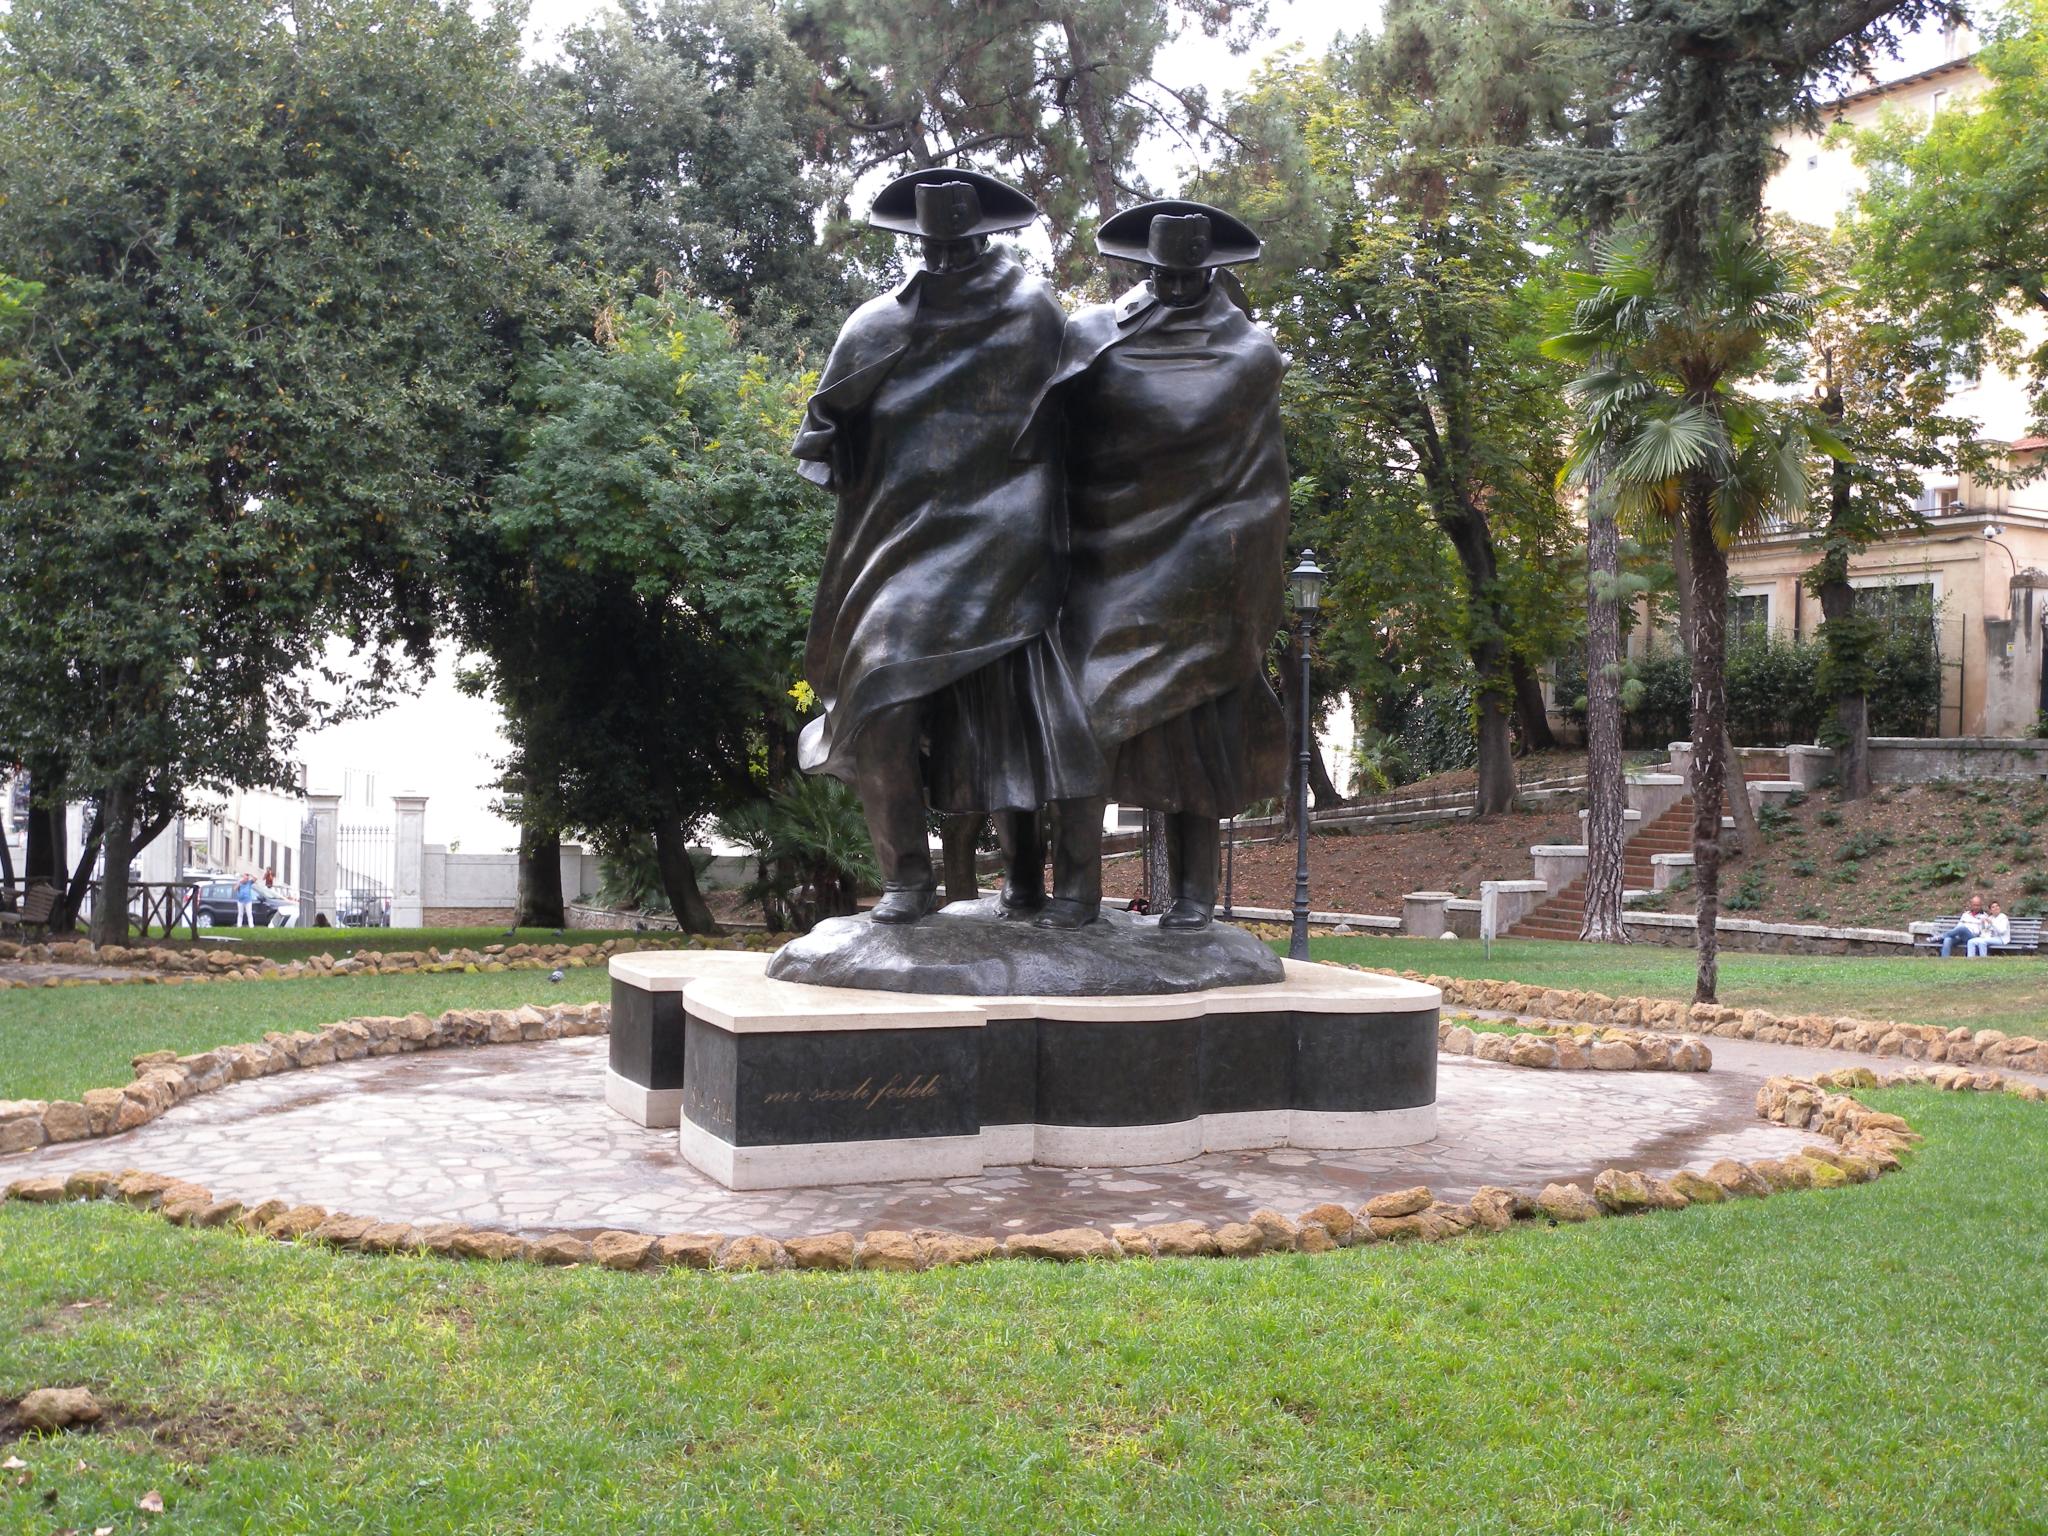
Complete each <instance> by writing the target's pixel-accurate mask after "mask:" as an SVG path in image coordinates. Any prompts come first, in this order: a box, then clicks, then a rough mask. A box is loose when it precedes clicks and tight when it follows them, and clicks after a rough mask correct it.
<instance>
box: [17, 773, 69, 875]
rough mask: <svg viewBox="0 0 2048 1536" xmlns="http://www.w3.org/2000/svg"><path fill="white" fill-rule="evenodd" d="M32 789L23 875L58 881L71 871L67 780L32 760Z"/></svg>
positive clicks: (23, 856)
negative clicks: (67, 843) (67, 865)
mask: <svg viewBox="0 0 2048 1536" xmlns="http://www.w3.org/2000/svg"><path fill="white" fill-rule="evenodd" d="M28 789H29V795H30V801H29V808H28V837H27V843H28V846H27V847H26V848H24V849H23V850H22V861H21V864H22V868H21V878H22V879H23V880H26V881H28V882H30V883H31V884H33V883H34V882H36V881H38V880H42V881H48V882H50V883H52V884H55V883H58V882H60V881H62V880H64V879H65V878H67V877H68V876H69V874H70V871H69V870H68V869H66V868H65V867H64V832H65V824H64V823H65V818H64V781H63V779H62V778H61V777H59V776H58V775H57V774H54V773H51V772H50V771H49V769H48V768H47V767H45V766H43V765H41V764H38V763H31V764H30V765H29V771H28ZM46 800H47V801H48V802H49V803H48V804H45V803H44V802H45V801H46Z"/></svg>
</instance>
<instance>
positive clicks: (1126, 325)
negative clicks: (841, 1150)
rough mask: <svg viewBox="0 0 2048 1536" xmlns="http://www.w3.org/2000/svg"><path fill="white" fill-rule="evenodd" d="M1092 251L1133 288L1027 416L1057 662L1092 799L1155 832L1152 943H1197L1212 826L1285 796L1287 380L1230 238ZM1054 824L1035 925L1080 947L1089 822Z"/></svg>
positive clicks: (1168, 206)
mask: <svg viewBox="0 0 2048 1536" xmlns="http://www.w3.org/2000/svg"><path fill="white" fill-rule="evenodd" d="M1096 243H1097V245H1098V246H1099V247H1100V248H1101V250H1102V252H1103V254H1104V255H1106V256H1112V257H1115V258H1117V259H1119V260H1123V261H1131V262H1137V263H1141V264H1143V265H1145V266H1148V267H1150V268H1152V274H1151V277H1150V278H1149V280H1148V281H1146V282H1145V283H1142V284H1140V285H1139V286H1138V287H1136V288H1133V289H1132V290H1131V291H1130V292H1128V293H1126V294H1125V295H1124V296H1123V297H1122V298H1121V299H1119V300H1117V301H1116V302H1115V303H1114V304H1100V305H1095V306H1092V307H1090V308H1088V309H1084V310H1082V311H1081V312H1080V313H1078V314H1076V315H1075V316H1074V317H1073V318H1072V319H1071V320H1070V321H1069V322H1068V326H1067V334H1066V341H1065V344H1064V346H1063V349H1062V354H1061V360H1060V366H1059V370H1058V372H1057V373H1056V374H1055V375H1054V377H1053V379H1052V381H1051V383H1050V385H1049V386H1048V390H1047V395H1046V398H1045V401H1044V402H1042V411H1043V410H1048V409H1057V410H1061V411H1062V412H1063V414H1064V418H1065V423H1066V439H1067V445H1066V457H1067V516H1068V528H1069V573H1068V582H1067V592H1066V601H1065V605H1064V611H1063V613H1062V616H1061V620H1060V641H1061V647H1062V649H1063V650H1064V651H1065V653H1066V659H1067V663H1068V665H1069V667H1070V668H1071V669H1072V672H1073V676H1074V678H1075V679H1076V681H1077V682H1078V684H1079V686H1080V689H1081V695H1082V698H1083V701H1084V702H1085V704H1086V707H1087V710H1088V718H1089V722H1090V725H1091V727H1092V729H1093V731H1094V733H1095V739H1096V743H1097V745H1098V746H1099V747H1100V748H1101V750H1102V754H1103V757H1104V759H1105V761H1106V762H1107V763H1108V764H1109V774H1108V779H1107V782H1106V785H1105V789H1106V793H1107V796H1108V797H1109V798H1111V799H1115V800H1117V801H1119V802H1121V803H1124V804H1127V805H1139V806H1143V807H1145V808H1146V809H1148V810H1153V811H1161V812H1164V813H1165V815H1166V826H1167V838H1168V842H1167V862H1168V870H1169V877H1170V879H1171V882H1172V904H1171V905H1170V907H1169V908H1168V909H1167V910H1166V911H1165V912H1163V913H1161V914H1160V917H1159V924H1160V926H1161V927H1162V928H1179V929H1191V928H1203V927H1206V926H1207V925H1208V923H1209V921H1210V918H1211V916H1212V914H1213V912H1214V910H1215V905H1216V879H1217V868H1216V866H1217V844H1218V836H1217V822H1218V820H1219V819H1220V818H1221V817H1224V816H1229V815H1235V814H1236V813H1237V812H1238V811H1240V810H1242V809H1243V808H1244V807H1245V806H1246V805H1248V804H1250V803H1251V802H1253V801H1255V800H1260V799H1264V798H1266V797H1268V796H1271V795H1277V794H1279V793H1280V792H1281V789H1282V786H1283V784H1284V782H1285V776H1286V751H1287V741H1286V737H1287V732H1286V726H1285V723H1284V719H1283V716H1282V713H1281V708H1280V701H1279V699H1278V698H1276V697H1275V696H1274V693H1273V690H1272V687H1271V685H1270V684H1269V683H1268V682H1267V680H1266V671H1265V656H1266V652H1267V649H1268V647H1269V646H1270V645H1271V644H1272V641H1273V636H1274V634H1275V632H1276V631H1277V630H1278V629H1279V627H1280V625H1281V623H1282V622H1283V608H1282V585H1283V571H1284V568H1285V565H1286V560H1285V555H1286V541H1287V519H1288V495H1287V492H1288V474H1287V455H1286V450H1285V447H1284V445H1283V443H1282V439H1281V429H1280V408H1279V387H1280V376H1281V374H1282V372H1283V371H1284V368H1285V364H1284V362H1283V361H1282V359H1281V356H1280V350H1279V348H1278V347H1277V346H1275V345H1274V343H1273V341H1272V339H1271V338H1270V337H1269V336H1267V335H1266V333H1265V332H1264V331H1261V330H1260V329H1258V328H1257V327H1256V326H1254V325H1253V324H1252V323H1251V319H1250V316H1249V314H1248V312H1247V310H1246V307H1245V303H1244V297H1243V290H1242V289H1240V288H1239V287H1238V285H1237V281H1236V279H1235V278H1234V277H1232V276H1231V275H1230V274H1229V273H1228V272H1227V271H1226V270H1223V269H1225V268H1227V267H1229V266H1231V265H1233V264H1236V263H1239V262H1247V261H1255V260H1257V259H1258V256H1259V250H1260V246H1259V240H1258V237H1257V236H1256V235H1254V234H1253V233H1252V231H1251V230H1250V229H1249V228H1247V227H1246V226H1245V225H1244V224H1243V223H1242V222H1241V221H1239V220H1238V219H1236V218H1234V217H1232V216H1231V215H1230V214H1228V213H1225V212H1223V211H1222V210H1221V209H1218V208H1210V207H1207V206H1205V205H1203V204H1200V203H1191V202H1183V201H1177V200H1176V201H1165V202H1154V203H1146V204H1143V205H1142V206H1139V207H1136V208H1130V209H1126V210H1125V211H1124V212H1122V213H1119V214H1117V215H1116V216H1115V217H1114V218H1111V219H1110V220H1109V221H1108V222H1106V223H1105V224H1104V225H1103V226H1102V229H1101V231H1100V233H1099V234H1098V235H1097V238H1096ZM1040 430H1041V431H1042V430H1043V428H1042V427H1041V428H1040ZM1061 811H1062V814H1060V815H1059V816H1058V817H1057V818H1056V827H1055V833H1054V841H1053V896H1052V899H1051V901H1049V902H1048V903H1047V904H1046V907H1045V910H1044V911H1043V912H1042V913H1041V914H1040V916H1039V918H1038V921H1039V923H1040V924H1042V925H1044V926H1048V927H1078V926H1080V925H1081V924H1084V923H1087V922H1091V921H1093V920H1094V919H1095V917H1096V915H1097V913H1098V911H1099V908H1100V905H1101V898H1102V874H1101V853H1102V814H1101V812H1102V806H1101V805H1100V804H1099V803H1098V804H1094V805H1070V806H1066V807H1062V808H1061Z"/></svg>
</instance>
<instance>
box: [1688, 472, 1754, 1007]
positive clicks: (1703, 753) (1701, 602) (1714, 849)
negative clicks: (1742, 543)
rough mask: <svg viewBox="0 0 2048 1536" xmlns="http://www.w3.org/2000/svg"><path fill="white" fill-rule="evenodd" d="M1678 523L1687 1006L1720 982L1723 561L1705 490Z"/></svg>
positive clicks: (1712, 995)
mask: <svg viewBox="0 0 2048 1536" xmlns="http://www.w3.org/2000/svg"><path fill="white" fill-rule="evenodd" d="M1685 520H1686V536H1687V545H1688V548H1687V551H1686V553H1687V555H1688V556H1689V557H1690V558H1689V563H1690V565H1691V570H1690V572H1689V575H1690V582H1689V585H1690V587H1691V591H1692V807H1693V817H1692V859H1693V871H1692V873H1693V882H1694V885H1695V887H1696V888H1697V890H1698V892H1699V901H1698V905H1697V907H1696V909H1695V911H1696V918H1697V922H1698V928H1699V974H1698V978H1697V980H1696V981H1695V983H1694V986H1693V1001H1694V1002H1696V1003H1711V1002H1714V1001H1716V1000H1717V997H1716V989H1717V987H1718V985H1719V981H1720V965H1719V951H1720V942H1719V938H1720V936H1719V932H1718V926H1717V925H1718V924H1719V922H1720V917H1721V801H1722V798H1723V791H1724V790H1725V788H1726V786H1727V775H1728V750H1727V749H1728V685H1727V675H1726V667H1725V662H1726V659H1727V656H1726V652H1727V639H1728V556H1727V555H1726V554H1725V553H1724V552H1723V551H1722V549H1721V546H1720V544H1719V543H1718V542H1717V541H1716V540H1715V538H1714V523H1713V508H1712V506H1711V504H1710V502H1709V500H1708V496H1707V493H1706V491H1705V490H1704V488H1702V489H1700V490H1699V491H1698V492H1697V493H1696V494H1688V496H1687V498H1686V508H1685ZM1738 792H1741V791H1739V789H1738Z"/></svg>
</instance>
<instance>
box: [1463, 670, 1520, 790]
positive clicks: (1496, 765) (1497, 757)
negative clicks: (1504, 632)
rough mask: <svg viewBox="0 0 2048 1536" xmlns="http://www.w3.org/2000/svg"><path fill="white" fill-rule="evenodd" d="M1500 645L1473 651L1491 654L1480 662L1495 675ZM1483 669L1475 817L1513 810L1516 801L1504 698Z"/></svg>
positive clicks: (1506, 708)
mask: <svg viewBox="0 0 2048 1536" xmlns="http://www.w3.org/2000/svg"><path fill="white" fill-rule="evenodd" d="M1500 650H1501V648H1500V647H1499V646H1480V647H1476V648H1475V649H1474V652H1473V659H1474V660H1475V661H1477V660H1478V659H1479V655H1480V653H1481V652H1482V651H1490V652H1492V655H1491V656H1490V657H1489V659H1488V660H1487V661H1486V662H1485V663H1482V666H1483V667H1485V668H1490V669H1491V670H1492V672H1493V674H1494V676H1495V677H1498V676H1499V673H1500V670H1501V662H1502V657H1501V655H1500ZM1486 676H1487V673H1486V671H1485V670H1482V671H1481V673H1480V688H1479V720H1478V728H1479V787H1478V790H1477V792H1476V793H1475V795H1474V797H1473V805H1472V814H1473V815H1475V816H1500V815H1504V814H1506V813H1507V812H1508V811H1510V810H1513V809H1514V804H1515V753H1514V743H1513V741H1512V740H1511V739H1510V737H1509V735H1508V706H1507V700H1506V699H1505V698H1503V697H1502V696H1501V693H1500V691H1499V690H1498V689H1496V688H1489V687H1487V686H1486Z"/></svg>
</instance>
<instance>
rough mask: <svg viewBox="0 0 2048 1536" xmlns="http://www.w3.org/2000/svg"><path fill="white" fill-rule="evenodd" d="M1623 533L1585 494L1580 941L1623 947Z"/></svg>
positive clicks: (1604, 506) (1603, 506)
mask: <svg viewBox="0 0 2048 1536" xmlns="http://www.w3.org/2000/svg"><path fill="white" fill-rule="evenodd" d="M1620 597H1621V530H1620V529H1619V528H1618V527H1617V526H1616V524H1615V521H1614V508H1613V506H1612V505H1611V504H1609V503H1608V502H1606V501H1605V499H1604V498H1603V496H1602V493H1601V488H1600V476H1599V469H1598V466H1596V467H1595V470H1594V478H1593V482H1592V484H1591V485H1590V486H1589V487H1588V490H1587V496H1586V906H1585V920H1584V922H1583V923H1582V924H1581V926H1580V928H1579V937H1580V938H1581V939H1582V940H1587V941H1590V942H1592V943H1597V944H1626V943H1628V942H1629V935H1628V928H1627V927H1626V926H1625V925H1624V924H1623V923H1622V920H1621V893H1622V890H1623V888H1624V885H1625V883H1626V882H1625V879H1624V868H1623V866H1624V863H1625V854H1624V849H1623V832H1624V830H1625V826H1624V822H1623V818H1622V814H1621V813H1622V811H1623V810H1624V809H1625V808H1626V803H1627V800H1628V785H1627V781H1626V780H1625V779H1624V778H1623V775H1622V770H1621V601H1620Z"/></svg>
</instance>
